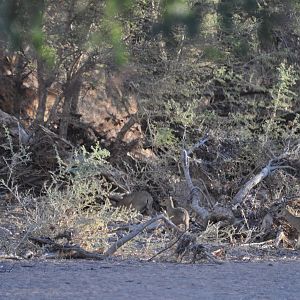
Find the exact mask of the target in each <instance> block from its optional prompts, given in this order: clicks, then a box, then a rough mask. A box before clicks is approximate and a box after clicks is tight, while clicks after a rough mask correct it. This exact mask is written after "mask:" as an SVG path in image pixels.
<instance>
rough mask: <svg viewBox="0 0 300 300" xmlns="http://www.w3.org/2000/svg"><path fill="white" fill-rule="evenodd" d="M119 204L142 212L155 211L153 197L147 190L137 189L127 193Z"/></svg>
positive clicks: (149, 212)
mask: <svg viewBox="0 0 300 300" xmlns="http://www.w3.org/2000/svg"><path fill="white" fill-rule="evenodd" d="M117 205H118V206H125V207H128V208H130V207H131V208H134V209H136V210H137V211H139V212H140V213H144V212H146V213H147V214H148V215H152V213H153V208H152V205H153V198H152V196H151V194H150V193H148V192H147V191H137V192H132V193H130V194H127V195H125V196H124V197H123V198H122V199H120V200H119V201H118V204H117Z"/></svg>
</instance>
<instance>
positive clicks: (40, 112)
mask: <svg viewBox="0 0 300 300" xmlns="http://www.w3.org/2000/svg"><path fill="white" fill-rule="evenodd" d="M46 68H47V67H46V66H45V62H44V61H43V60H42V59H41V58H38V59H37V77H38V98H39V103H38V108H37V113H36V117H35V123H36V124H39V125H44V121H45V113H46V103H47V96H48V88H49V87H50V86H51V84H52V83H53V81H54V78H53V77H52V76H49V78H47V79H46V78H45V77H46V76H47V75H46Z"/></svg>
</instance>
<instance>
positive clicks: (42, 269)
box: [0, 258, 300, 300]
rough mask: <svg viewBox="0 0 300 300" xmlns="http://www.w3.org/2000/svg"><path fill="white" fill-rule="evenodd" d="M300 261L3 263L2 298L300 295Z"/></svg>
mask: <svg viewBox="0 0 300 300" xmlns="http://www.w3.org/2000/svg"><path fill="white" fill-rule="evenodd" d="M299 276H300V260H299V259H298V258H294V259H293V260H288V261H284V260H281V261H262V262H225V263H224V264H222V265H216V264H210V263H201V264H175V263H158V262H143V261H133V260H118V259H113V260H105V261H85V260H60V261H41V260H38V261H8V260H4V261H0V277H1V280H0V299H18V300H19V299H111V300H118V299H120V300H121V299H122V300H126V299H170V300H171V299H172V300H174V299H180V300H184V299H299V293H300V280H299Z"/></svg>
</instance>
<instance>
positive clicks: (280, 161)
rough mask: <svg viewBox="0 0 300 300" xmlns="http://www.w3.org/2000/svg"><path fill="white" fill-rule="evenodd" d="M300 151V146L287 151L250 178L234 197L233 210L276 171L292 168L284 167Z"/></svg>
mask: <svg viewBox="0 0 300 300" xmlns="http://www.w3.org/2000/svg"><path fill="white" fill-rule="evenodd" d="M299 150H300V144H298V145H296V146H295V147H294V148H293V149H292V150H291V151H290V150H289V149H287V150H286V151H285V152H284V153H283V154H281V155H280V156H278V157H275V158H273V159H271V160H270V161H269V162H268V163H267V165H266V166H265V167H264V168H263V169H262V170H261V171H260V172H259V173H258V174H256V175H255V176H253V177H252V178H250V180H248V181H247V182H246V183H245V185H244V186H243V187H242V188H241V189H240V190H239V191H238V193H237V194H236V195H235V196H234V198H233V200H232V203H233V209H236V208H237V207H238V205H240V204H241V203H242V202H243V201H244V200H245V198H246V196H247V195H248V194H249V193H250V191H251V190H252V189H253V188H254V187H255V186H256V185H257V184H259V183H260V182H261V181H262V180H263V179H264V178H266V177H267V176H269V175H270V174H272V173H273V172H274V171H276V170H278V169H283V168H291V167H290V166H288V165H284V164H286V163H287V159H288V158H289V157H290V156H292V155H297V154H298V153H299Z"/></svg>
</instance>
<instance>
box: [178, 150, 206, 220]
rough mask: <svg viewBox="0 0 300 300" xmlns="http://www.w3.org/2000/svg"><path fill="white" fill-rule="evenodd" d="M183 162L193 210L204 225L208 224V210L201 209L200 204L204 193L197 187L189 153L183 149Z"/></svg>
mask: <svg viewBox="0 0 300 300" xmlns="http://www.w3.org/2000/svg"><path fill="white" fill-rule="evenodd" d="M181 162H182V168H183V172H184V176H185V179H186V182H187V185H188V187H189V190H190V193H191V200H192V203H191V208H192V209H193V210H194V211H195V212H196V214H197V215H198V216H199V217H200V218H201V220H202V221H203V223H204V224H206V223H207V220H208V217H209V212H208V211H207V209H206V208H204V207H201V206H200V205H199V203H202V201H201V200H203V199H202V196H203V193H201V191H200V189H199V188H198V187H195V186H194V184H193V182H192V179H191V175H190V171H189V157H188V152H187V150H185V149H183V150H182V153H181Z"/></svg>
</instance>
